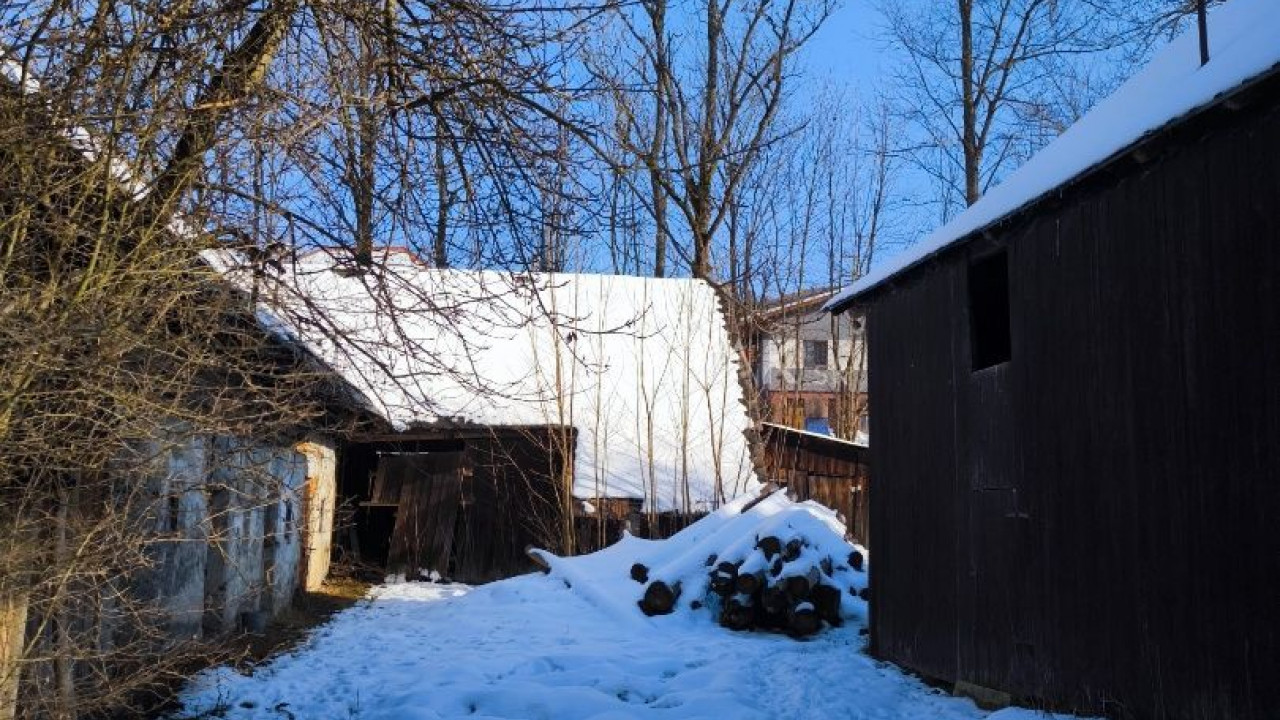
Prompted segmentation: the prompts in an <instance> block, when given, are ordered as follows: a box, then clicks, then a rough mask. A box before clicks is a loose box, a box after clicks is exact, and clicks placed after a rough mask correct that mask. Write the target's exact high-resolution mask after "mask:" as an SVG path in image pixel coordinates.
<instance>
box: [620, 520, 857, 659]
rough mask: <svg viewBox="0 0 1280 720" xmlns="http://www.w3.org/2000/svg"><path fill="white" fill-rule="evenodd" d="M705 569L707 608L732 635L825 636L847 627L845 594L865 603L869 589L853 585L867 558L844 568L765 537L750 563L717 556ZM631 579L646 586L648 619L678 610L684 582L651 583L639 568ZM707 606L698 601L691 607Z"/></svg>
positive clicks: (801, 544) (797, 545)
mask: <svg viewBox="0 0 1280 720" xmlns="http://www.w3.org/2000/svg"><path fill="white" fill-rule="evenodd" d="M706 565H707V567H708V568H709V570H708V572H707V575H708V592H707V598H706V599H707V604H708V605H711V606H712V607H716V606H718V608H719V621H720V624H721V625H722V626H724V627H726V628H729V629H731V630H753V629H754V630H767V631H774V632H784V633H787V634H788V635H791V636H792V637H797V638H799V637H806V636H809V635H813V634H815V633H817V632H818V631H820V630H821V629H822V628H823V624H824V623H825V624H827V625H830V626H833V627H838V626H840V625H841V624H842V620H841V615H840V606H841V600H842V593H844V592H848V593H849V594H850V595H853V596H858V595H861V597H863V599H866V587H865V586H864V587H862V588H858V587H856V586H855V585H854V584H853V583H852V582H851V581H852V579H853V576H854V573H861V572H862V568H863V557H862V553H860V552H858V551H857V550H854V551H852V552H851V553H850V554H849V556H848V557H847V558H845V559H844V562H842V563H837V562H836V561H835V560H833V559H832V558H831V557H830V556H821V557H819V556H818V555H817V553H816V552H814V551H812V550H811V549H810V548H809V545H808V543H807V542H806V541H805V540H804V539H802V538H794V539H791V540H789V541H787V542H785V543H784V542H782V541H781V540H780V539H779V538H777V537H773V536H766V537H763V538H759V539H758V540H757V542H756V545H755V548H754V549H753V550H752V551H751V552H749V553H748V554H747V556H746V557H745V558H742V559H740V560H729V559H722V558H720V557H719V556H716V555H712V556H710V557H708V558H707V562H706ZM863 577H865V576H863ZM631 578H632V579H633V580H635V581H636V582H640V583H645V590H644V596H643V597H642V598H641V599H640V600H639V602H638V604H639V606H640V609H641V610H642V611H643V612H644V613H645V614H646V615H665V614H668V613H670V612H672V611H673V610H674V609H675V607H676V604H677V603H678V602H679V599H680V592H681V584H680V583H679V582H675V583H671V584H668V583H666V582H663V581H661V580H654V581H652V582H649V570H648V568H646V567H645V566H644V565H642V564H639V563H637V564H635V565H633V566H632V568H631ZM860 591H861V592H860ZM702 605H703V603H702V602H701V601H698V600H695V601H694V602H693V603H691V604H690V607H692V608H695V609H696V608H698V607H701V606H702Z"/></svg>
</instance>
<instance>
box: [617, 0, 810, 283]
mask: <svg viewBox="0 0 1280 720" xmlns="http://www.w3.org/2000/svg"><path fill="white" fill-rule="evenodd" d="M831 9H832V3H828V2H825V1H824V2H820V3H801V2H797V0H767V1H765V2H752V3H744V2H737V1H735V0H720V1H716V0H711V1H709V2H705V3H701V4H699V6H698V12H697V13H696V15H694V14H691V15H690V16H686V17H681V18H680V22H681V23H682V24H688V25H690V26H692V27H693V28H695V29H696V30H695V31H694V32H693V33H689V34H687V35H686V37H694V38H696V44H695V45H693V46H683V45H681V44H679V43H678V42H677V41H676V36H675V34H674V33H673V31H672V30H671V27H672V24H673V19H672V17H671V9H670V6H669V4H668V3H667V2H665V0H653V1H651V2H645V3H642V4H641V6H640V11H634V10H632V9H630V8H624V9H622V10H620V11H619V12H618V14H617V15H616V17H617V21H618V23H619V24H620V25H621V27H622V28H623V30H622V34H623V36H624V37H626V38H627V39H628V40H629V41H630V42H631V44H632V46H633V47H634V48H636V53H635V55H634V56H623V57H617V56H616V54H612V55H610V54H605V53H600V54H598V56H597V58H596V60H595V61H594V62H593V63H592V69H593V71H594V72H595V74H596V76H597V77H598V78H599V79H601V80H602V81H603V82H604V84H605V85H606V86H607V87H608V88H609V89H610V91H611V101H612V102H611V107H610V112H611V113H612V114H613V116H614V117H615V121H616V122H615V126H616V127H617V129H618V132H617V133H616V137H615V138H614V140H615V141H616V143H617V153H616V157H614V158H613V159H612V160H613V162H614V164H616V165H618V166H621V167H627V168H641V169H643V173H642V174H643V183H642V180H641V178H639V177H633V176H631V175H624V177H627V178H630V179H631V181H632V182H633V183H634V184H635V186H636V188H637V190H638V194H639V195H640V196H641V197H642V199H643V201H644V203H645V205H646V206H647V208H648V210H649V212H650V213H651V216H652V218H653V222H654V228H655V230H654V244H653V246H654V272H655V274H658V275H661V274H665V273H667V272H668V271H669V268H668V256H669V253H670V251H672V250H674V251H676V252H677V253H679V254H680V255H681V256H682V259H683V260H684V261H685V262H686V263H687V264H688V267H689V272H690V273H691V274H692V275H693V276H694V277H699V278H705V279H713V277H714V275H715V273H714V267H713V266H714V254H715V246H716V238H717V237H718V235H719V233H720V232H721V230H722V229H723V227H724V225H725V223H726V221H727V219H728V217H729V207H730V205H731V203H732V198H733V197H734V196H735V195H737V194H738V193H739V192H741V191H742V188H743V184H744V182H745V181H746V178H747V177H748V175H749V173H750V171H751V169H752V168H753V166H754V165H755V163H756V161H757V160H758V158H759V156H760V154H761V153H762V152H763V150H764V149H765V148H767V147H768V146H769V145H770V144H771V143H774V142H776V141H778V139H779V138H780V137H782V136H784V135H785V134H786V131H785V130H784V129H782V128H780V127H779V126H778V125H777V119H778V117H779V114H780V112H781V110H782V108H783V105H784V102H785V99H786V96H787V95H786V93H787V81H788V79H789V77H790V76H791V73H792V72H793V67H794V63H795V59H796V54H797V53H798V52H799V50H800V49H801V48H802V47H803V46H804V44H805V43H806V42H807V41H808V39H809V38H810V37H812V35H813V33H814V32H815V31H816V30H817V29H818V28H819V27H820V26H821V24H822V22H823V21H824V20H825V19H826V17H827V15H828V14H829V13H830V11H831ZM641 188H643V189H641ZM668 204H669V205H670V207H671V208H672V209H673V210H674V212H676V213H678V217H679V219H680V221H681V224H682V226H683V227H684V228H686V229H687V231H688V235H689V238H690V239H689V242H688V243H687V244H686V245H681V244H680V243H678V242H677V241H676V236H675V234H674V233H673V232H672V231H671V218H669V217H668Z"/></svg>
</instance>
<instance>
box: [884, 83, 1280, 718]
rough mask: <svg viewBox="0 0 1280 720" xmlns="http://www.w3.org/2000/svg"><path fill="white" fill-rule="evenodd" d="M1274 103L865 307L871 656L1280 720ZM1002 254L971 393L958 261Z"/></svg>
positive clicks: (962, 265)
mask: <svg viewBox="0 0 1280 720" xmlns="http://www.w3.org/2000/svg"><path fill="white" fill-rule="evenodd" d="M1272 90H1274V83H1273V87H1272ZM1269 98H1270V99H1262V100H1259V99H1258V98H1257V97H1255V98H1253V103H1254V104H1253V105H1251V106H1249V107H1246V108H1244V109H1241V110H1237V111H1234V112H1233V111H1229V110H1220V111H1215V112H1214V113H1213V114H1211V115H1209V116H1206V117H1202V118H1200V119H1197V120H1195V121H1193V122H1191V123H1186V124H1184V125H1183V126H1182V127H1180V128H1178V129H1177V130H1176V131H1175V132H1173V133H1169V134H1168V138H1167V140H1166V141H1164V142H1163V143H1162V144H1160V143H1157V144H1155V145H1154V146H1150V147H1148V148H1146V149H1145V152H1147V153H1148V154H1149V155H1151V158H1150V159H1149V160H1147V161H1146V162H1145V163H1144V164H1139V163H1138V162H1136V161H1135V162H1130V163H1128V164H1127V165H1119V166H1116V167H1115V168H1113V169H1112V170H1111V171H1110V172H1109V173H1108V176H1106V177H1095V178H1094V179H1093V180H1092V181H1090V182H1088V183H1086V184H1083V185H1080V186H1077V187H1075V188H1073V189H1071V190H1069V191H1067V192H1066V193H1065V194H1063V195H1060V196H1058V197H1055V198H1053V199H1051V201H1050V203H1051V204H1048V205H1042V206H1041V207H1039V208H1037V210H1036V211H1035V212H1034V213H1030V214H1026V215H1024V216H1022V217H1021V218H1020V219H1018V220H1016V221H1015V222H1013V223H1010V224H1006V225H1005V226H1004V227H1002V228H999V229H998V230H997V231H996V232H994V233H992V234H991V236H990V237H988V238H986V239H984V240H978V241H975V242H971V243H970V244H968V245H967V246H964V247H961V248H959V249H957V250H955V251H952V252H949V253H947V254H946V255H944V256H942V257H941V258H939V259H938V260H937V261H935V262H933V263H932V264H930V265H927V266H925V267H922V268H920V269H918V270H915V271H913V272H910V273H908V274H906V275H905V276H903V277H902V278H901V279H900V280H899V281H898V283H897V286H896V287H895V288H893V289H890V290H887V291H886V292H884V293H881V294H880V295H878V296H877V297H876V298H874V299H873V301H872V303H871V305H870V307H869V315H868V331H869V333H870V336H869V349H870V388H871V397H872V398H873V401H872V402H873V403H874V408H873V410H874V412H872V420H871V422H872V424H873V428H872V431H873V432H872V436H873V437H874V438H875V443H874V445H873V448H872V453H873V456H874V468H875V469H874V483H873V487H872V489H871V495H872V520H871V528H872V531H871V532H872V541H873V544H874V546H875V549H876V558H875V563H873V578H872V593H873V614H872V643H873V649H874V652H876V653H877V654H878V655H879V656H881V657H884V658H888V659H891V660H894V661H897V662H899V663H901V664H903V665H906V666H907V667H910V668H913V669H915V670H918V671H919V672H921V673H923V674H925V675H928V676H932V677H935V678H939V679H944V680H950V681H955V680H960V681H965V682H971V683H975V684H978V685H981V686H985V687H991V688H998V689H1001V690H1005V691H1009V692H1010V693H1012V694H1013V695H1014V696H1015V697H1024V698H1041V699H1044V700H1046V701H1048V702H1050V703H1051V704H1054V705H1060V706H1064V707H1067V708H1072V709H1076V710H1080V711H1085V712H1091V713H1096V712H1101V711H1104V710H1106V711H1108V712H1111V713H1114V714H1115V715H1117V716H1120V717H1134V718H1186V719H1192V718H1194V719H1196V720H1201V719H1204V718H1233V719H1237V720H1252V719H1257V720H1261V719H1262V718H1273V717H1275V716H1276V713H1277V708H1280V685H1277V683H1276V679H1277V678H1280V533H1278V532H1277V531H1276V529H1275V526H1276V524H1277V522H1280V172H1277V168H1280V109H1277V102H1276V100H1275V98H1276V95H1275V94H1274V93H1272V94H1271V95H1270V96H1269ZM999 247H1005V248H1007V251H1008V257H1009V276H1010V291H1009V296H1010V301H1011V306H1010V328H1011V334H1012V359H1011V361H1009V362H1007V363H1004V364H1001V365H996V366H995V367H991V368H988V369H985V370H980V371H976V372H973V371H971V369H970V367H971V365H970V335H969V327H968V310H967V297H968V295H967V287H966V283H967V273H966V269H967V264H968V262H969V261H970V260H971V259H972V258H974V257H978V256H980V255H981V254H983V253H986V252H989V251H991V250H992V249H994V248H999Z"/></svg>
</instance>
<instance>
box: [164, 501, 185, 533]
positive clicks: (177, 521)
mask: <svg viewBox="0 0 1280 720" xmlns="http://www.w3.org/2000/svg"><path fill="white" fill-rule="evenodd" d="M168 510H169V514H168V517H167V518H165V519H166V527H165V529H166V530H168V531H169V532H171V533H175V532H178V528H179V527H181V526H182V523H181V518H180V517H179V513H181V512H182V504H181V503H180V502H179V498H178V496H177V495H176V494H174V495H170V496H169V507H168Z"/></svg>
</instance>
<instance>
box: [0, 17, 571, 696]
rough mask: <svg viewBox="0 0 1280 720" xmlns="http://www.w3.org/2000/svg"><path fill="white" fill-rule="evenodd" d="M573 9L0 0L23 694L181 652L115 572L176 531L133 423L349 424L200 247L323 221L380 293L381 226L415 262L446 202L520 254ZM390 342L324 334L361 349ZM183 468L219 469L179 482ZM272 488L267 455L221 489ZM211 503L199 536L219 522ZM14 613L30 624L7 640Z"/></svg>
mask: <svg viewBox="0 0 1280 720" xmlns="http://www.w3.org/2000/svg"><path fill="white" fill-rule="evenodd" d="M592 13H593V11H592V10H591V9H590V8H583V7H575V8H572V9H568V10H563V11H561V10H559V9H557V8H554V7H542V6H519V5H516V4H506V3H500V2H480V1H478V0H477V1H475V2H472V1H470V0H451V1H447V2H443V3H440V2H431V3H427V2H415V1H410V0H404V1H402V2H395V3H391V2H387V3H377V4H373V3H350V2H347V3H341V2H329V1H328V0H308V1H307V2H302V0H265V1H264V2H256V3H246V2H209V3H191V2H177V3H173V2H160V1H159V0H123V1H121V2H109V3H104V2H93V1H92V0H70V1H67V2H64V1H61V0H58V1H53V0H27V1H23V2H14V3H6V4H5V5H4V6H3V7H2V8H0V70H2V71H3V72H2V73H0V118H2V119H3V122H0V620H3V621H4V622H5V623H6V624H5V626H4V628H3V632H4V636H3V638H0V702H6V701H8V700H11V699H12V689H13V688H14V687H15V686H16V678H18V677H21V678H22V682H23V683H24V687H25V688H26V689H25V690H24V691H23V696H24V704H25V707H26V708H28V709H27V710H26V711H27V712H30V713H32V714H37V715H38V714H41V713H43V714H46V715H50V716H54V717H64V718H71V717H78V716H84V715H87V714H90V713H94V712H99V711H104V710H107V709H110V708H119V707H124V706H128V704H129V703H130V702H132V700H133V695H132V693H134V692H135V691H138V690H140V689H145V688H149V687H152V686H153V684H154V683H155V682H156V681H158V680H160V679H163V678H164V677H166V676H168V675H170V674H171V673H174V672H176V671H177V670H178V665H179V664H180V663H181V662H183V661H184V660H186V659H189V658H190V657H192V655H191V654H188V653H187V652H180V651H179V650H180V649H179V648H175V647H174V645H173V644H172V643H173V639H172V638H171V637H169V636H168V635H167V634H166V630H165V627H166V626H165V623H166V622H167V620H166V615H165V611H164V609H163V608H162V607H160V606H159V605H158V604H157V601H158V599H157V598H155V597H149V596H147V594H146V593H144V592H141V591H140V589H139V588H141V587H143V584H141V583H138V582H135V580H137V579H138V578H139V577H142V576H144V575H146V574H147V573H148V572H150V571H152V569H153V568H155V567H157V566H158V565H160V564H162V560H161V559H160V558H161V557H162V555H163V552H167V550H165V548H168V547H171V546H173V545H175V544H180V543H181V542H183V541H184V540H186V539H187V538H184V537H179V536H178V535H175V534H174V532H176V531H173V530H170V529H166V527H167V526H166V524H165V523H167V522H169V521H170V520H169V519H171V518H173V517H175V516H176V514H175V513H173V512H170V506H169V500H170V498H171V497H173V493H172V492H171V491H169V490H165V489H163V487H164V482H161V480H163V475H164V473H163V472H160V471H157V469H156V463H157V462H158V459H162V458H163V457H167V455H166V453H168V452H169V450H165V451H160V450H156V448H157V447H158V446H166V447H167V446H168V445H169V444H175V443H176V444H180V443H178V442H177V441H173V442H172V443H171V442H170V441H169V440H165V438H172V437H174V436H176V435H181V436H184V437H185V436H194V435H200V436H209V437H232V438H234V437H246V436H255V437H261V438H264V439H267V440H269V441H271V442H280V443H287V442H288V439H289V438H292V437H296V434H297V433H298V432H299V428H303V427H311V428H328V429H331V430H333V431H334V432H342V431H344V430H345V429H347V426H346V425H345V424H344V422H345V421H341V420H340V419H339V418H337V417H335V416H333V415H332V414H331V413H330V411H331V409H332V408H330V407H329V404H330V403H335V404H339V405H341V404H343V403H345V402H346V401H347V400H349V398H345V397H344V396H343V395H342V393H341V392H340V391H338V390H337V389H336V388H335V387H334V386H333V385H332V383H331V380H330V379H329V378H330V377H331V376H330V375H329V373H328V371H327V370H325V369H324V368H322V367H320V366H318V365H316V364H313V363H312V361H311V360H310V359H309V358H308V356H307V355H306V354H305V353H299V352H297V350H296V349H295V348H294V347H292V346H291V345H290V344H289V343H285V342H282V341H281V339H280V338H279V337H277V336H275V335H272V334H271V333H267V332H264V331H263V330H262V329H261V328H260V327H259V325H258V322H257V312H258V309H259V308H258V307H257V306H256V303H255V300H257V299H258V298H256V297H255V296H254V294H253V293H251V292H248V291H247V290H245V289H244V288H240V287H235V286H233V285H231V284H229V283H227V282H225V278H224V277H223V276H222V275H220V274H219V273H217V272H214V270H213V268H211V267H209V266H208V265H207V264H206V262H205V261H204V258H206V257H208V255H207V254H206V253H204V252H203V251H206V250H211V249H212V250H220V251H226V250H234V251H236V253H238V256H239V258H240V259H241V260H243V261H244V263H245V264H246V266H247V268H248V270H249V271H251V273H255V274H257V275H260V276H263V277H266V276H270V275H271V274H273V273H275V272H277V271H278V269H279V268H280V267H281V266H282V265H283V264H284V263H286V262H289V261H290V260H291V258H292V257H293V256H294V255H297V254H300V253H305V252H307V251H308V250H315V249H318V248H324V249H325V250H326V251H330V252H332V253H333V255H334V260H335V262H347V263H348V264H350V265H352V266H354V267H353V269H354V271H355V272H358V273H362V274H361V277H362V278H364V279H365V280H366V281H367V284H368V288H369V291H370V292H371V293H373V294H374V295H375V297H379V298H390V297H391V296H392V295H393V294H395V293H405V292H412V289H406V288H404V287H399V286H394V285H393V284H394V280H392V281H391V282H392V283H393V284H392V285H388V283H387V280H386V278H387V277H388V274H386V273H383V272H380V271H381V270H383V269H384V268H382V267H379V265H380V264H385V263H387V262H390V259H389V256H388V255H387V254H385V253H379V252H377V250H378V249H379V248H380V247H382V246H386V245H390V244H395V243H398V242H400V241H406V244H409V243H408V242H407V240H408V239H409V238H414V239H415V240H419V241H420V240H421V238H426V240H427V242H428V243H430V244H431V247H430V248H429V254H430V255H431V256H432V257H434V258H435V259H436V261H437V264H444V261H445V260H447V259H448V258H447V257H446V253H445V252H442V251H441V242H440V238H441V237H442V236H444V235H450V236H452V235H454V234H455V233H454V231H453V230H452V229H451V228H460V230H459V231H458V232H465V233H471V234H473V235H474V236H475V237H476V238H477V243H476V244H477V245H478V246H479V247H480V248H481V252H482V253H486V254H488V257H491V258H515V259H520V258H522V257H527V256H528V252H527V248H526V247H525V245H524V243H525V242H526V240H527V239H528V238H530V237H535V235H534V234H533V229H534V228H535V227H537V226H538V225H539V224H540V219H539V217H540V216H539V211H538V209H539V204H538V202H537V199H538V197H539V191H541V190H543V189H546V185H545V183H541V181H540V178H541V177H542V176H543V175H544V170H545V168H546V167H548V162H549V161H551V160H553V159H554V158H556V157H557V155H556V147H557V146H556V139H557V137H558V131H559V130H560V129H561V128H563V127H566V126H568V125H569V124H570V123H569V122H568V121H569V120H570V119H568V118H564V117H559V116H557V111H556V108H557V107H558V106H557V105H556V103H555V102H553V101H552V100H554V99H555V98H557V97H569V98H572V95H571V94H567V95H566V93H569V91H567V90H563V89H562V88H560V87H558V86H557V83H559V82H560V80H558V78H559V77H561V76H560V75H558V74H557V73H556V72H554V70H555V68H556V66H557V65H558V64H559V63H562V62H563V61H564V56H565V55H566V54H568V53H572V52H573V50H574V37H575V36H576V34H577V33H579V32H580V29H581V27H582V22H584V17H589V16H591V15H592ZM566 112H567V111H566ZM442 166H444V167H445V168H446V169H445V170H444V171H443V172H442V170H441V167H442ZM443 175H448V176H449V180H448V181H447V182H446V181H442V180H441V179H440V178H441V177H442V176H443ZM422 188H426V189H427V191H426V192H416V190H419V189H422ZM424 230H426V232H421V231H424ZM419 235H421V238H419ZM488 240H494V241H495V242H493V243H487V242H485V241H488ZM400 259H402V258H401V257H399V256H397V257H396V258H395V260H400ZM263 287H264V288H265V287H270V288H273V289H274V288H277V287H279V284H278V283H277V284H269V283H264V284H263ZM419 292H421V291H419ZM417 299H418V300H422V298H421V297H420V296H419V297H418V298H417ZM478 301H479V300H477V302H478ZM411 304H413V303H412V301H405V302H404V303H403V304H402V305H400V306H393V307H401V306H403V305H411ZM420 306H421V304H419V305H418V306H417V307H420ZM428 307H430V306H428ZM462 311H464V310H463V309H459V308H448V307H442V308H439V315H438V320H439V322H440V323H441V324H442V325H444V326H448V325H449V322H450V317H451V315H450V313H456V312H462ZM294 319H295V320H296V319H297V318H294ZM316 322H317V323H319V324H320V325H321V327H322V328H323V327H329V326H326V325H324V322H325V320H324V318H319V319H318V320H316ZM404 337H405V334H404V333H398V334H397V333H395V332H390V333H389V342H390V343H392V344H394V343H395V342H396V339H397V338H399V339H401V340H403V338H404ZM334 339H335V340H338V341H340V340H341V338H340V337H339V336H337V335H334ZM415 349H417V350H424V352H426V353H429V352H430V348H426V349H422V348H415ZM385 350H386V348H385V347H378V348H372V347H363V348H357V347H349V348H346V351H347V352H349V353H350V354H352V355H358V356H360V357H361V358H362V359H367V360H369V361H370V362H382V363H385V362H386V358H385V356H384V355H382V353H384V351H385ZM399 350H400V351H402V352H408V351H410V349H409V348H406V347H404V346H401V347H400V348H399ZM442 371H457V368H452V367H449V368H444V370H442ZM398 379H399V380H400V381H402V382H404V383H407V384H412V383H413V382H414V379H413V378H411V377H398ZM157 444H158V445H157ZM158 472H160V475H159V476H157V473H158ZM158 477H159V479H157V478H158ZM272 483H275V484H274V485H272ZM155 488H160V489H159V490H156V489H155ZM224 489H225V488H224ZM205 490H208V491H209V492H210V493H211V494H212V495H216V494H217V493H218V492H221V490H219V489H218V488H216V487H213V486H211V485H206V486H203V487H199V486H196V487H191V488H187V489H184V490H183V491H182V492H183V493H186V492H192V493H196V494H200V493H202V492H203V491H205ZM282 491H283V489H282V488H281V487H279V483H278V481H276V480H273V479H272V478H271V477H269V474H268V475H267V476H264V478H263V480H262V483H261V484H260V485H259V486H257V487H256V489H253V491H252V493H248V495H251V498H250V499H248V500H245V502H254V503H264V504H268V505H269V504H270V503H271V502H274V501H272V500H271V498H272V497H276V498H278V497H279V493H280V492H282ZM273 493H274V494H273ZM166 495H168V497H166ZM183 497H185V495H184V496H183ZM237 502H239V501H237ZM228 507H230V505H229V506H228ZM217 514H218V513H217V512H215V513H214V514H213V517H214V518H215V519H214V521H213V525H212V526H211V527H209V528H206V530H207V535H202V536H201V539H208V540H210V541H212V542H213V543H214V544H215V545H216V543H217V539H218V537H219V532H220V531H219V529H218V528H217V522H216V517H217ZM277 524H279V525H281V526H283V525H284V524H285V522H284V520H282V519H281V520H279V522H278V523H277ZM201 532H204V530H202V531H201ZM23 624H25V625H27V626H29V627H32V628H34V629H33V631H32V632H30V633H27V634H26V637H25V639H23V638H19V639H18V640H16V641H14V640H13V636H14V635H13V634H12V633H10V632H9V631H10V630H11V629H12V628H13V627H14V626H15V625H17V626H19V627H21V626H22V625H23ZM15 644H21V647H20V648H15ZM186 650H189V651H190V652H191V653H194V652H204V651H207V650H208V648H207V647H199V648H196V647H192V648H187V649H186ZM5 710H7V707H0V714H3V712H4V711H5Z"/></svg>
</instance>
